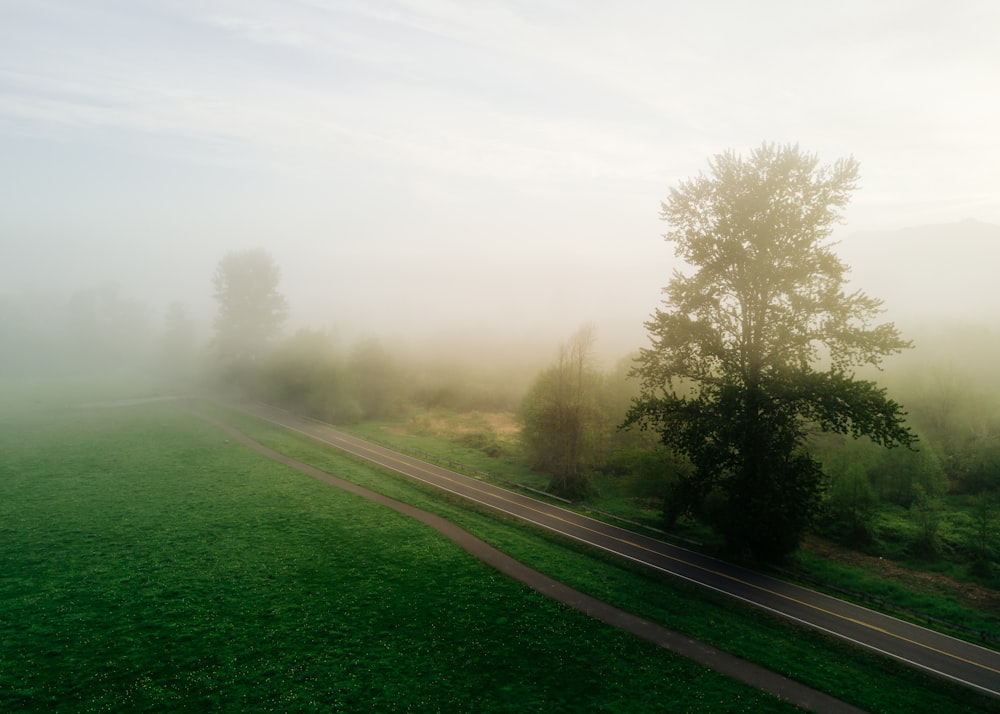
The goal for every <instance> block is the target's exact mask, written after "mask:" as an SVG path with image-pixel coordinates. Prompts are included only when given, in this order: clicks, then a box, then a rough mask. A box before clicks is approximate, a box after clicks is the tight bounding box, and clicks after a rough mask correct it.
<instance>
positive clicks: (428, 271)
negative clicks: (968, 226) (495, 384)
mask: <svg viewBox="0 0 1000 714" xmlns="http://www.w3.org/2000/svg"><path fill="white" fill-rule="evenodd" d="M998 32H1000V3H996V2H994V1H993V0H982V1H979V2H974V1H963V0H953V1H951V2H943V1H939V2H893V1H887V0H879V1H878V2H872V1H871V0H860V1H854V0H840V1H838V2H808V3H807V2H801V1H798V0H796V1H789V2H768V1H766V0H761V1H759V2H735V1H734V2H723V1H715V2H712V1H699V2H669V1H664V0H659V1H657V2H629V1H628V0H625V1H622V2H616V3H610V2H598V1H597V0H572V1H571V0H531V1H530V2H529V1H521V0H516V1H507V2H500V1H498V2H492V1H488V0H482V1H479V0H464V1H461V2H460V1H458V0H454V1H450V0H387V1H385V2H382V1H380V0H359V1H357V2H353V1H351V0H326V1H324V0H238V1H237V0H233V1H231V2H229V1H221V0H220V1H217V2H212V1H210V0H72V1H70V0H66V1H64V2H60V1H58V0H53V1H49V0H0V241H2V243H0V248H2V252H0V281H2V282H0V292H2V291H6V292H8V293H11V292H13V293H17V292H19V291H32V290H37V289H40V288H43V287H46V286H48V285H49V284H50V283H51V282H52V281H54V280H59V281H64V282H65V284H68V285H72V286H74V287H75V286H80V285H93V284H95V283H100V282H103V281H105V280H114V281H115V282H117V283H118V284H119V285H120V286H121V287H122V289H123V291H125V292H127V293H134V294H140V293H141V294H142V295H144V296H149V298H148V299H149V300H150V301H151V302H152V303H154V304H156V305H157V306H159V305H161V304H164V303H165V302H167V301H170V300H183V301H186V302H188V303H190V304H191V305H192V306H193V307H195V308H198V309H201V308H202V307H205V306H210V300H211V298H210V277H211V274H212V271H213V269H214V266H215V264H216V262H217V261H218V259H219V258H220V257H221V256H222V255H223V254H224V253H225V252H226V251H228V250H232V249H241V248H253V247H264V248H267V249H268V250H270V251H271V252H272V254H273V255H274V257H275V259H276V260H277V261H278V263H279V264H280V265H281V266H282V268H283V274H284V284H283V287H284V291H285V293H286V295H287V296H288V297H289V300H290V302H291V305H292V309H293V315H294V316H295V317H296V320H297V321H299V322H305V323H309V324H312V325H314V326H321V325H324V324H326V325H332V326H338V325H356V324H357V323H358V322H359V321H360V319H361V316H363V317H364V319H365V320H369V321H370V325H371V328H372V330H373V331H375V332H384V331H385V330H386V329H388V325H389V324H390V320H393V319H395V320H398V322H396V323H394V324H398V325H400V329H401V330H403V331H404V332H407V331H408V332H412V331H414V330H416V329H419V328H421V327H422V326H427V328H428V329H433V330H446V331H449V330H450V331H455V332H461V331H465V330H471V329H473V328H475V329H476V330H482V329H490V328H493V327H495V328H496V329H501V328H502V329H509V326H511V325H517V326H519V327H518V329H522V330H524V331H525V332H526V333H529V332H532V331H538V330H546V329H551V330H553V340H554V341H560V340H562V339H564V338H565V337H567V336H568V335H569V333H571V332H572V331H573V330H574V329H576V327H578V326H579V325H580V324H581V323H583V322H585V321H593V322H595V323H596V325H597V328H598V336H599V337H600V336H601V335H602V334H604V335H609V336H612V337H614V336H615V333H616V331H620V330H628V331H630V332H629V334H631V333H632V332H636V333H637V334H641V322H642V320H643V319H645V317H646V316H647V315H648V314H649V313H650V312H651V311H652V310H653V309H654V308H655V306H656V304H657V301H658V300H659V296H660V288H661V287H662V286H663V285H665V284H666V282H667V280H668V279H669V275H670V271H671V270H672V268H673V267H674V265H675V263H674V259H673V250H672V247H671V246H670V245H669V244H667V243H665V242H663V240H662V239H661V238H660V235H661V234H662V233H663V232H664V230H665V227H664V226H663V225H662V224H661V223H660V222H659V220H658V211H659V201H660V200H661V199H662V198H664V197H665V196H666V193H667V190H668V188H669V187H670V186H671V185H673V184H675V183H676V182H677V181H678V180H679V179H681V178H685V177H688V176H691V175H693V174H696V173H697V172H698V171H700V170H702V169H703V168H704V167H705V165H706V160H707V159H708V157H709V156H711V155H712V154H715V153H717V152H720V151H722V150H725V149H727V148H733V149H737V150H740V151H746V150H748V149H750V148H752V147H754V146H756V145H758V144H759V143H760V142H761V141H765V140H766V141H775V142H779V143H785V142H798V143H799V144H800V145H801V146H802V147H803V148H805V149H807V150H810V151H815V152H817V153H818V154H819V155H820V156H821V158H823V159H827V160H831V161H832V160H834V159H836V158H838V157H841V156H846V155H851V154H853V155H854V156H855V157H856V158H858V159H859V161H860V162H861V171H862V188H861V189H860V190H859V191H858V193H857V194H856V196H855V199H854V201H853V203H852V205H851V207H850V208H849V210H848V213H847V221H848V222H847V225H846V227H845V228H844V231H845V235H846V234H847V233H850V232H852V231H867V230H874V229H896V228H902V227H905V226H912V225H921V224H928V223H946V222H951V221H958V220H962V219H965V218H970V217H971V218H976V219H979V220H981V221H985V222H990V223H1000V129H998V128H1000V92H998V91H997V87H998V86H1000V43H998V42H997V36H998ZM872 292H877V291H872Z"/></svg>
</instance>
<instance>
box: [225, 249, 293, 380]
mask: <svg viewBox="0 0 1000 714" xmlns="http://www.w3.org/2000/svg"><path fill="white" fill-rule="evenodd" d="M280 280H281V270H280V269H279V268H278V265H277V263H275V262H274V258H272V257H271V254H270V253H268V252H267V251H264V250H259V249H258V250H244V251H234V252H231V253H227V254H226V255H225V256H224V257H223V258H222V260H220V261H219V265H218V267H217V268H216V270H215V276H214V278H213V281H212V284H213V287H214V288H215V293H214V294H215V300H216V302H217V303H218V306H219V312H218V314H217V315H216V318H215V342H214V346H215V348H216V350H217V352H218V355H219V357H220V358H221V359H222V361H223V363H224V364H225V365H226V366H227V367H228V368H229V369H230V370H232V372H233V374H234V375H235V376H240V375H243V374H245V373H246V371H247V370H249V369H251V368H253V367H254V366H255V365H257V364H258V363H259V361H260V359H261V357H262V356H263V355H264V353H265V352H266V351H267V350H268V349H269V348H270V347H271V346H272V345H273V343H274V341H275V339H276V338H277V337H278V335H279V334H280V332H281V328H282V326H283V325H284V323H285V318H286V316H287V312H288V308H287V303H286V302H285V298H284V296H283V295H282V294H281V293H280V292H279V291H278V283H279V282H280Z"/></svg>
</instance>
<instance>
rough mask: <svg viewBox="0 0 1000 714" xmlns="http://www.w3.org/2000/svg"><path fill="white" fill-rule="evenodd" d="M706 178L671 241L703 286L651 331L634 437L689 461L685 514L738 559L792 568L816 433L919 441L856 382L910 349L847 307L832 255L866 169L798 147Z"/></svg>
mask: <svg viewBox="0 0 1000 714" xmlns="http://www.w3.org/2000/svg"><path fill="white" fill-rule="evenodd" d="M709 169H710V170H709V174H708V175H704V174H701V175H699V176H697V177H696V178H693V179H689V180H686V181H682V182H681V183H680V185H679V186H678V187H677V188H673V189H671V191H670V197H669V198H668V200H667V201H665V202H664V203H663V205H662V208H663V210H662V213H661V217H662V218H663V219H664V220H665V221H666V222H668V223H669V224H670V226H671V228H670V231H669V232H668V233H667V234H666V236H665V237H666V239H667V240H669V241H672V242H674V243H675V244H676V254H677V256H678V257H679V258H681V259H683V260H684V261H685V262H686V263H687V265H688V266H690V267H691V268H693V272H692V273H691V274H689V275H685V274H683V273H681V272H675V273H674V276H673V278H672V280H671V281H670V284H669V285H668V287H667V288H665V290H664V293H665V295H666V297H665V299H664V305H665V306H666V308H667V309H657V310H656V312H655V313H654V315H653V316H652V319H651V320H650V321H649V322H647V323H646V327H647V329H648V330H649V336H650V341H651V343H652V346H651V347H649V348H646V349H643V350H642V351H641V352H640V356H639V359H638V362H637V365H636V369H635V374H637V375H638V376H639V377H640V378H641V384H642V394H641V396H640V397H639V398H638V399H637V400H636V401H635V402H634V404H633V407H632V409H631V410H630V412H629V415H628V418H627V419H626V424H627V425H640V426H642V427H643V428H652V429H654V430H656V431H657V432H658V433H659V434H660V437H661V439H662V441H663V442H664V443H665V444H667V445H669V446H672V447H674V448H676V449H677V450H678V451H679V452H681V453H682V454H684V455H686V456H687V457H688V458H689V459H690V461H691V463H692V465H693V467H694V468H693V471H692V473H691V475H690V476H689V477H687V478H684V479H681V480H680V481H679V482H678V484H677V486H676V488H675V492H674V495H673V501H674V504H675V508H674V510H675V512H679V511H681V510H682V509H683V508H686V509H688V510H691V511H693V512H695V513H700V514H701V515H702V516H703V517H705V518H706V520H708V521H710V523H711V524H712V525H713V527H714V528H715V529H716V530H717V531H719V532H720V533H721V534H722V535H723V536H724V537H725V540H726V543H727V545H728V547H729V548H730V550H731V551H734V552H736V553H742V554H750V555H752V556H754V557H757V558H760V559H780V558H781V557H783V556H784V555H786V554H788V553H789V552H791V551H793V550H794V549H795V548H796V547H797V546H798V543H799V542H800V540H801V537H802V535H803V534H804V532H805V530H806V529H807V527H808V526H809V525H810V524H811V522H812V521H813V519H814V518H815V516H816V514H817V512H818V509H819V505H820V497H821V493H822V489H823V477H822V472H821V469H820V465H819V464H818V462H817V461H815V460H814V459H813V458H812V457H811V456H810V454H809V453H808V451H807V450H806V448H805V440H806V437H807V435H808V434H809V432H810V431H811V430H812V429H814V428H819V429H821V430H830V431H835V432H841V433H850V434H852V435H853V436H860V435H862V434H867V435H869V436H870V437H871V438H872V439H873V440H874V441H876V442H877V443H879V444H882V445H884V446H893V445H898V444H904V445H908V444H911V443H912V442H913V441H914V439H915V437H914V436H913V435H912V433H911V432H910V430H909V429H908V428H907V427H905V425H904V424H903V419H904V412H903V411H902V408H901V407H900V405H899V404H897V403H896V402H894V401H892V400H890V399H889V398H888V397H887V396H886V393H885V390H884V389H881V388H879V387H878V386H877V385H876V384H875V383H873V382H870V381H864V380H859V379H856V378H855V375H854V371H853V369H854V367H856V366H860V365H865V364H869V365H874V366H876V367H877V366H879V365H880V364H881V361H882V359H883V357H885V356H886V355H890V354H893V353H896V352H899V351H901V350H903V349H904V348H907V347H909V343H908V342H906V341H904V340H902V339H901V338H900V335H899V333H898V331H897V330H896V328H895V327H894V326H893V325H892V324H881V325H873V324H872V322H873V320H874V319H875V318H876V317H877V316H878V314H879V313H880V312H881V309H880V307H881V301H879V300H876V299H873V298H870V297H868V296H867V295H866V294H864V293H863V292H860V291H857V292H853V293H845V291H844V285H845V275H846V273H847V270H848V269H847V267H846V266H845V265H844V264H843V263H842V262H841V261H840V260H839V259H838V258H837V256H836V255H835V254H834V253H833V251H832V249H831V245H830V242H829V240H828V239H829V236H830V233H831V231H832V224H833V223H835V222H836V221H837V220H838V219H839V216H840V209H841V208H843V206H845V205H846V204H847V201H848V198H849V195H850V193H851V191H853V189H854V188H855V186H856V182H857V172H858V167H857V163H856V162H855V161H854V160H853V159H841V160H839V161H837V162H836V163H834V164H833V165H832V166H821V165H820V164H819V161H818V159H817V158H816V157H815V156H813V155H810V154H806V153H803V152H802V151H800V150H799V148H798V147H797V146H783V147H778V146H774V145H769V144H764V145H762V146H761V147H759V148H758V149H756V150H754V151H753V152H752V153H751V154H750V156H749V157H748V158H746V159H744V158H743V157H742V156H741V155H738V154H736V153H733V152H726V153H723V154H720V155H718V156H716V157H715V158H714V159H713V160H712V161H710V162H709ZM678 504H679V506H680V507H678Z"/></svg>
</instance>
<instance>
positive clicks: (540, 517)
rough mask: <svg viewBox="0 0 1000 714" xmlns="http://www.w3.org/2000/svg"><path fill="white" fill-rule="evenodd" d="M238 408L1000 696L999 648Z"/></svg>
mask: <svg viewBox="0 0 1000 714" xmlns="http://www.w3.org/2000/svg"><path fill="white" fill-rule="evenodd" d="M241 408H242V409H243V410H244V411H246V412H248V413H251V414H254V415H255V416H257V417H260V418H262V419H265V420H267V421H270V422H272V423H275V424H278V425H280V426H283V427H285V428H287V429H290V430H292V431H295V432H298V433H301V434H304V435H306V436H308V437H310V438H313V439H316V440H319V441H321V442H323V443H325V444H329V445H330V446H334V447H336V448H338V449H341V450H343V451H346V452H348V453H350V454H353V455H355V456H358V457H360V458H363V459H365V460H367V461H370V462H372V463H375V464H377V465H379V466H381V467H383V468H386V469H390V470H392V471H395V472H397V473H400V474H403V475H405V476H407V477H409V478H413V479H415V480H417V481H422V482H424V483H426V484H429V485H431V486H434V487H435V488H439V489H442V490H444V491H447V492H449V493H453V494H455V495H458V496H461V497H462V498H466V499H468V500H470V501H474V502H476V503H479V504H482V505H484V506H487V507H489V508H493V509H495V510H498V511H502V512H503V513H507V514H509V515H511V516H514V517H516V518H520V519H523V520H525V521H528V522H530V523H534V524H535V525H537V526H539V527H541V528H546V529H548V530H551V531H554V532H556V533H560V534H562V535H565V536H567V537H569V538H573V539H576V540H579V541H582V542H584V543H588V544H590V545H592V546H594V547H597V548H602V549H604V550H606V551H609V552H612V553H615V554H617V555H620V556H622V557H625V558H629V559H630V560H634V561H636V562H638V563H643V564H645V565H647V566H649V567H651V568H655V569H657V570H660V571H662V572H665V573H669V574H671V575H674V576H676V577H680V578H683V579H685V580H689V581H691V582H693V583H697V584H698V585H701V586H703V587H706V588H709V589H711V590H715V591H717V592H720V593H724V594H726V595H729V596H731V597H735V598H737V599H740V600H743V601H744V602H746V603H749V604H751V605H754V606H756V607H760V608H762V609H765V610H769V611H771V612H773V613H776V614H778V615H781V616H783V617H786V618H789V619H791V620H795V621H796V622H800V623H802V624H804V625H807V626H809V627H813V628H815V629H818V630H822V631H823V632H827V633H829V634H831V635H833V636H835V637H839V638H841V639H843V640H847V641H849V642H853V643H855V644H857V645H860V646H862V647H866V648H868V649H870V650H874V651H876V652H879V653H882V654H884V655H887V656H889V657H893V658H895V659H898V660H901V661H903V662H905V663H907V664H909V665H912V666H914V667H918V668H920V669H924V670H926V671H928V672H931V673H933V674H936V675H939V676H942V677H945V678H948V679H952V680H954V681H956V682H960V683H962V684H965V685H967V686H969V687H972V688H974V689H978V690H980V691H982V692H984V693H987V694H990V695H993V696H995V697H1000V652H996V651H994V650H989V649H986V648H984V647H980V646H978V645H974V644H971V643H968V642H964V641H962V640H958V639H955V638H953V637H949V636H947V635H943V634H940V633H937V632H934V631H932V630H928V629H926V628H924V627H919V626H917V625H913V624H910V623H908V622H904V621H902V620H899V619H896V618H894V617H889V616H887V615H883V614H880V613H877V612H874V611H873V610H869V609H867V608H864V607H860V606H858V605H853V604H851V603H848V602H845V601H843V600H839V599H837V598H834V597H831V596H828V595H824V594H822V593H818V592H816V591H814V590H809V589H808V588H804V587H800V586H798V585H793V584H791V583H787V582H785V581H782V580H778V579H776V578H772V577H769V576H767V575H763V574H761V573H757V572H754V571H752V570H748V569H746V568H741V567H739V566H736V565H733V564H731V563H726V562H724V561H721V560H717V559H715V558H711V557H708V556H705V555H702V554H700V553H695V552H693V551H690V550H687V549H684V548H680V547H678V546H674V545H671V544H669V543H664V542H663V541H659V540H656V539H653V538H648V537H646V536H643V535H641V534H638V533H635V532H633V531H629V530H626V529H624V528H619V527H617V526H614V525H610V524H607V523H603V522H601V521H597V520H594V519H592V518H588V517H586V516H583V515H580V514H578V513H574V512H572V511H569V510H567V509H564V508H560V507H558V506H553V505H550V504H547V503H544V502H542V501H539V500H537V499H533V498H530V497H527V496H523V495H521V494H518V493H514V492H512V491H508V490H506V489H503V488H499V487H496V486H492V485H490V484H486V483H483V482H481V481H478V480H476V479H474V478H470V477H467V476H464V475H461V474H458V473H455V472H454V471H450V470H448V469H445V468H442V467H439V466H435V465H433V464H429V463H427V462H426V461H421V460H419V459H416V458H412V457H409V456H405V455H403V454H400V453H398V452H395V451H392V450H390V449H386V448H383V447H380V446H377V445H375V444H372V443H370V442H367V441H364V440H362V439H358V438H356V437H353V436H350V435H348V434H345V433H343V432H340V431H337V430H336V429H333V428H332V427H329V426H327V425H324V424H320V423H316V422H311V421H308V420H304V419H301V418H298V417H295V416H293V415H291V414H289V413H287V412H284V411H282V410H278V409H274V408H271V407H267V406H263V405H243V406H242V407H241Z"/></svg>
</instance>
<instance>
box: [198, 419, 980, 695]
mask: <svg viewBox="0 0 1000 714" xmlns="http://www.w3.org/2000/svg"><path fill="white" fill-rule="evenodd" d="M216 414H217V415H219V416H221V417H223V418H224V419H225V420H227V421H229V422H230V423H233V424H234V425H236V426H238V427H239V428H240V429H242V430H244V431H245V432H246V433H248V434H250V435H251V436H253V437H254V438H256V439H258V440H259V441H261V442H263V443H265V444H266V445H268V446H270V447H271V448H274V449H276V450H278V451H281V452H283V453H287V454H291V455H294V456H296V458H299V459H301V460H303V461H306V462H308V463H312V464H314V465H316V466H318V467H320V468H325V469H330V468H335V467H336V463H337V459H339V457H337V456H336V455H335V454H333V453H331V452H330V451H329V450H328V449H326V448H324V447H323V446H321V445H319V444H317V443H316V442H313V441H310V440H308V439H305V438H302V437H299V436H297V435H295V434H292V433H289V432H285V431H280V430H275V429H273V428H271V427H270V426H268V425H265V424H263V423H261V422H259V421H257V420H254V419H252V418H249V417H244V416H242V415H238V414H233V413H227V412H226V411H225V410H216ZM366 478H367V479H368V480H365V481H364V482H363V485H365V486H368V487H369V488H373V489H375V490H378V491H381V492H383V493H386V494H387V495H390V496H392V497H394V498H397V499H399V500H402V501H406V502H408V503H412V504H413V505H416V506H419V507H421V508H425V509H427V510H430V511H433V512H435V513H438V514H440V515H442V516H444V517H446V518H449V519H450V520H452V521H454V522H456V523H459V524H460V525H462V526H463V527H464V528H466V529H467V530H469V531H471V532H473V533H475V534H476V535H478V536H479V537H481V538H483V539H484V540H486V541H488V542H491V543H493V544H494V545H496V546H498V547H500V548H501V549H502V550H504V551H506V552H508V553H510V554H512V555H513V556H514V557H516V558H518V559H519V560H521V561H522V562H525V563H526V564H528V565H530V566H532V567H534V568H536V569H538V570H541V571H543V572H546V573H548V574H550V575H552V576H553V577H556V578H557V579H559V580H562V581H564V582H566V583H568V584H570V585H572V586H573V587H576V588H578V589H580V590H582V591H585V592H588V593H590V594H592V595H594V596H596V597H599V598H601V599H604V600H606V601H608V602H611V603H613V604H615V605H616V606H618V607H620V608H622V609H624V610H628V611H630V612H634V613H636V614H639V615H641V616H643V617H646V618H648V619H650V620H653V621H656V622H659V623H661V624H663V625H665V626H667V627H670V628H673V629H676V630H679V631H681V632H684V633H686V634H688V635H690V636H691V637H693V638H696V639H700V640H703V641H706V642H709V643H711V644H713V645H715V646H717V647H720V648H722V649H726V650H728V651H730V652H733V653H735V654H738V655H740V656H743V657H745V658H747V659H749V660H752V661H754V662H757V663H760V664H762V665H764V666H766V667H768V668H770V669H773V670H775V671H778V672H781V673H783V674H786V675H787V676H790V677H792V678H794V679H798V680H800V681H802V682H805V683H806V684H809V685H810V686H813V687H815V688H817V689H820V690H823V691H825V692H827V693H829V694H831V695H833V696H836V697H839V698H841V699H844V700H845V701H849V702H851V703H853V704H855V705H857V706H859V707H861V708H863V709H866V710H868V711H871V712H896V711H913V712H922V711H928V712H949V711H1000V702H997V701H995V700H991V699H986V698H984V697H982V696H980V695H978V694H976V693H974V692H972V691H969V690H967V689H964V688H961V687H958V686H955V685H951V684H949V683H946V682H942V681H940V680H936V679H933V678H930V677H928V676H926V675H923V674H921V673H919V672H917V671H914V670H912V669H909V668H907V667H905V666H903V665H901V664H898V663H895V662H894V661H891V660H888V659H885V658H881V657H876V656H874V655H870V654H868V653H866V652H863V651H860V650H858V649H855V648H852V647H849V646H847V645H845V644H843V643H840V642H839V641H836V640H832V639H830V638H828V637H825V636H823V635H821V634H819V633H816V632H813V631H811V630H804V629H802V628H799V627H796V626H794V625H792V624H791V623H789V622H787V621H785V620H781V619H778V618H775V617H771V616H768V615H766V614H763V613H760V612H759V611H756V610H752V609H749V608H747V607H744V606H741V605H740V604H738V603H736V602H734V601H732V600H730V599H727V598H722V597H721V596H715V595H713V594H711V593H707V592H706V591H704V590H702V589H699V588H695V587H694V586H689V585H686V584H684V583H682V582H678V581H676V580H674V579H671V578H668V577H666V576H659V575H657V574H655V573H652V572H650V571H648V570H646V569H643V568H640V567H639V566H634V565H631V564H629V563H625V562H622V561H620V560H618V559H614V558H611V557H610V556H604V555H601V554H599V553H595V552H593V551H592V550H590V549H587V548H585V547H583V546H579V545H577V544H575V543H572V542H568V541H566V540H564V539H561V538H559V537H557V536H552V535H548V534H545V533H540V532H538V531H537V530H535V529H532V528H530V527H528V526H523V525H520V524H517V523H511V522H507V521H503V520H500V519H498V518H497V517H495V516H492V515H487V514H483V513H481V512H478V511H477V510H476V509H475V508H473V507H471V506H470V505H468V504H466V503H457V502H453V501H450V500H448V499H446V498H443V497H441V496H439V495H437V494H436V493H431V492H428V491H426V490H425V489H424V488H423V487H421V486H420V485H418V484H416V483H414V482H411V481H408V480H406V479H403V478H397V477H392V476H388V475H381V474H377V473H371V474H368V475H367V477H366Z"/></svg>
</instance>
